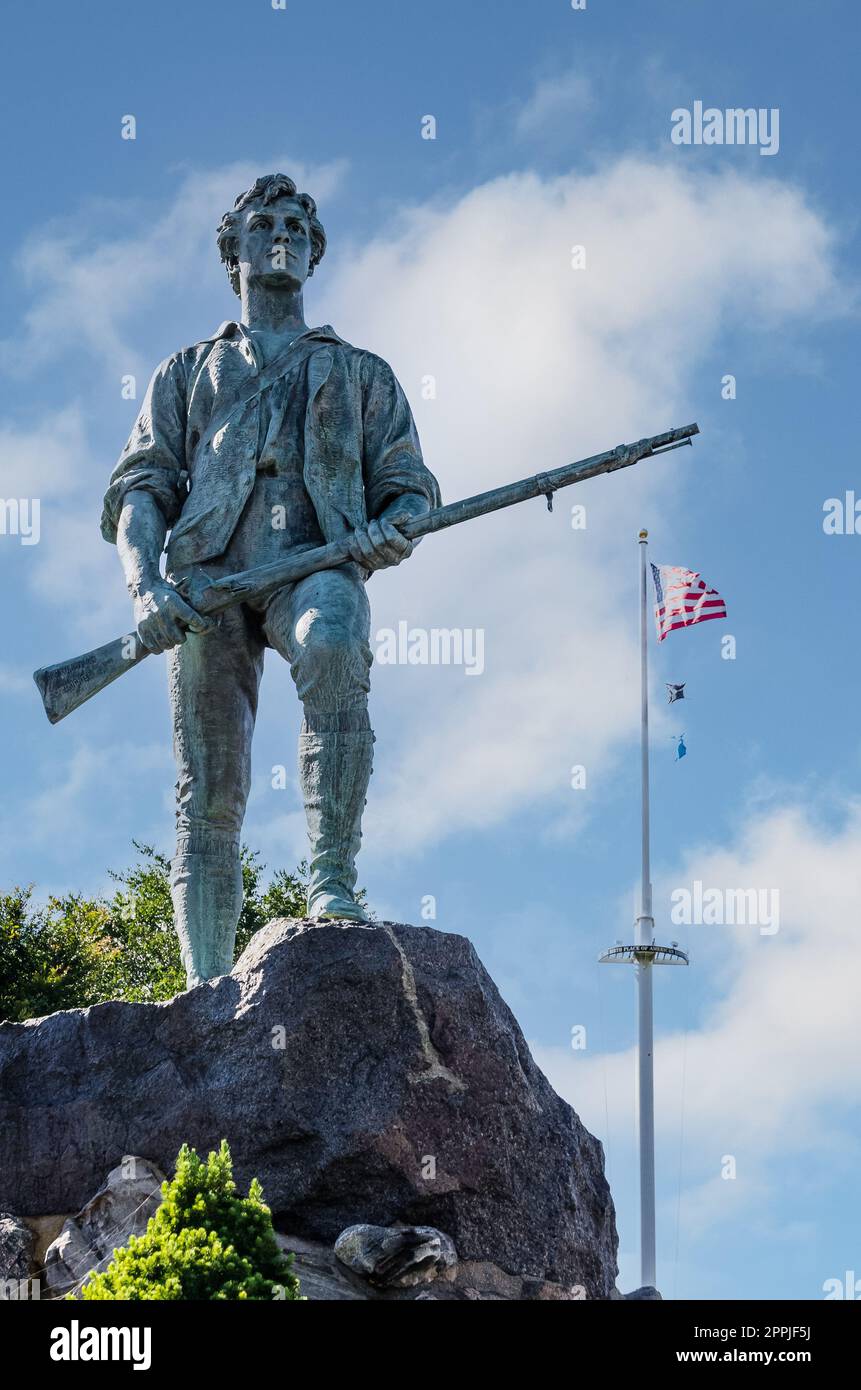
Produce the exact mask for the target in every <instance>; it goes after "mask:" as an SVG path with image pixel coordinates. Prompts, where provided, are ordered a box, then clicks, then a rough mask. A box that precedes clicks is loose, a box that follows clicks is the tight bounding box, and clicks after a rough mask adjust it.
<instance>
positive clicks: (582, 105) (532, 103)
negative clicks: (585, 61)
mask: <svg viewBox="0 0 861 1390" xmlns="http://www.w3.org/2000/svg"><path fill="white" fill-rule="evenodd" d="M592 102H593V91H592V83H591V82H590V81H589V78H588V77H585V76H583V75H582V74H580V73H579V72H577V71H576V70H574V69H572V70H571V71H569V72H563V73H560V74H559V75H558V76H556V77H546V78H543V79H542V80H541V81H539V82H538V83H536V86H535V89H534V91H533V93H532V95H531V96H530V97H529V98H528V100H526V101H524V102H523V103H522V104H521V105H520V106H519V108H518V110H517V114H516V116H515V120H514V132H515V134H516V135H517V136H519V137H520V138H521V139H523V138H527V139H528V138H532V137H534V136H537V135H541V134H542V132H543V131H544V130H546V128H547V127H548V126H552V127H555V126H558V125H559V124H560V123H561V122H564V123H565V124H566V126H568V128H569V131H570V130H571V123H572V122H577V121H579V119H580V118H581V117H582V115H583V113H584V112H585V111H588V110H589V108H590V107H591V106H592Z"/></svg>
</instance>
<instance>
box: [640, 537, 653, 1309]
mask: <svg viewBox="0 0 861 1390" xmlns="http://www.w3.org/2000/svg"><path fill="white" fill-rule="evenodd" d="M648 540H649V533H648V531H641V532H640V712H641V721H640V766H641V779H642V788H641V789H642V811H643V819H642V879H641V884H640V914H639V916H638V918H637V934H636V940H637V945H638V946H650V945H651V944H652V942H653V941H654V939H655V919H654V917H653V916H652V882H651V871H650V862H649V858H650V855H649V848H650V847H649V652H648V641H647V634H648V606H649V605H648V587H647V579H648V556H647V552H648V548H649V547H648ZM637 1034H638V1047H637V1070H638V1098H639V1130H640V1135H639V1137H640V1279H641V1282H642V1283H643V1284H651V1285H654V1284H655V1280H656V1277H657V1276H656V1269H655V1081H654V1058H653V1050H654V1039H653V1027H652V956H651V953H649V954H648V955H646V954H645V953H644V954H643V955H641V956H639V957H638V959H637Z"/></svg>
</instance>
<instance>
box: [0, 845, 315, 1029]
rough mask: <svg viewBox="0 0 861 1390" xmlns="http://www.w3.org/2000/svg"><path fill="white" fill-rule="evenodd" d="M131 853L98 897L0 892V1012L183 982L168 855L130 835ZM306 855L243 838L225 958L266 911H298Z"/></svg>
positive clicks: (132, 995)
mask: <svg viewBox="0 0 861 1390" xmlns="http://www.w3.org/2000/svg"><path fill="white" fill-rule="evenodd" d="M135 849H136V850H137V851H138V862H137V863H136V864H134V865H133V866H132V867H131V868H129V869H126V870H125V871H124V872H122V873H111V878H112V879H113V880H114V882H115V883H116V885H117V886H116V889H115V891H114V892H113V894H111V895H110V896H108V897H102V898H96V899H87V898H84V897H82V896H79V895H75V894H71V895H69V896H67V897H63V898H58V897H52V898H49V899H48V902H47V904H46V905H45V906H44V907H39V906H36V905H35V904H34V903H33V889H32V887H30V888H24V889H22V888H15V889H13V891H12V892H11V893H8V894H6V895H5V896H3V895H0V1019H7V1020H10V1021H12V1022H20V1021H22V1020H24V1019H27V1018H38V1017H41V1016H42V1015H43V1014H48V1013H53V1012H54V1011H55V1010H57V1009H74V1008H85V1007H86V1006H87V1005H89V1004H98V1003H101V1002H103V1001H104V1000H106V999H127V1000H133V1001H137V1002H147V1001H149V1002H158V1001H159V1000H163V999H171V998H172V997H173V996H174V995H175V994H178V993H179V991H180V990H183V989H184V988H185V975H184V972H183V969H182V964H181V962H180V957H179V942H178V940H177V937H176V932H175V930H174V924H173V904H172V903H171V898H170V882H169V875H170V861H169V860H168V859H167V858H166V857H165V856H164V855H162V854H159V853H158V852H157V851H156V850H155V849H153V847H152V846H151V845H144V844H138V843H137V842H136V841H135ZM307 874H308V867H307V864H305V863H302V864H300V865H299V867H298V869H297V870H296V872H295V873H293V874H291V873H288V872H287V871H286V870H285V869H279V870H278V871H277V872H276V873H275V874H274V875H273V877H272V879H271V881H270V882H269V883H268V884H264V881H263V875H264V865H263V864H262V863H261V862H260V857H259V855H257V854H253V853H251V851H250V850H248V849H246V848H243V851H242V881H243V888H244V897H243V904H242V915H241V917H240V919H239V927H238V930H237V933H236V952H235V955H234V959H237V958H238V956H239V955H240V954H241V953H242V951H244V949H245V947H246V946H247V945H248V942H249V941H250V940H251V938H252V936H253V935H254V933H255V932H256V931H258V930H259V929H260V927H262V926H264V924H265V923H266V922H267V921H269V919H270V918H272V917H303V916H304V915H305V911H306V888H305V884H306V880H307Z"/></svg>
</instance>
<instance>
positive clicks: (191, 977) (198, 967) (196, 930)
mask: <svg viewBox="0 0 861 1390" xmlns="http://www.w3.org/2000/svg"><path fill="white" fill-rule="evenodd" d="M170 867H171V874H170V890H171V897H172V898H173V911H174V921H175V924H176V931H177V935H178V937H179V948H180V954H181V956H182V963H183V965H184V967H185V975H186V981H187V985H188V988H189V989H191V988H192V986H193V985H199V984H201V983H202V982H203V981H204V980H213V979H215V978H216V977H217V976H218V975H228V974H229V973H230V971H231V970H232V969H233V948H234V945H235V942H236V927H237V923H238V922H239V914H240V913H241V911H242V867H241V864H240V861H239V846H238V845H234V844H229V845H224V846H223V847H222V848H221V849H220V850H218V851H217V852H213V851H212V850H208V851H204V852H201V851H198V850H194V849H187V848H181V847H178V850H177V855H176V858H175V859H173V860H172V861H171V866H170Z"/></svg>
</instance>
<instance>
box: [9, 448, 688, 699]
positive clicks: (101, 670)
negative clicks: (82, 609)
mask: <svg viewBox="0 0 861 1390" xmlns="http://www.w3.org/2000/svg"><path fill="white" fill-rule="evenodd" d="M695 434H699V427H698V426H697V425H684V426H682V428H681V429H676V430H666V431H665V432H664V433H663V434H655V435H652V437H651V438H650V439H640V440H638V441H637V443H636V444H620V445H619V447H618V448H617V449H610V450H608V451H607V453H604V454H594V455H593V456H592V457H591V458H587V459H581V460H580V461H579V462H578V463H569V464H567V465H566V466H565V467H563V468H556V469H553V470H552V471H551V472H549V473H536V474H534V476H533V477H531V478H522V479H521V480H520V482H517V483H509V484H508V485H507V486H506V487H498V488H494V489H493V490H492V491H490V492H480V493H478V494H477V495H476V496H475V497H466V498H464V499H463V501H461V502H450V503H449V504H448V505H447V506H445V507H436V508H435V509H434V510H433V511H431V512H426V513H425V515H424V516H418V517H414V518H412V519H411V520H410V521H407V522H404V524H403V525H402V526H400V528H399V529H400V530H401V531H402V532H403V534H404V535H405V536H407V537H408V539H410V540H418V539H419V537H421V536H427V535H429V534H431V533H432V532H434V531H442V530H444V529H445V527H447V526H456V525H458V524H459V523H460V522H461V521H471V520H472V519H473V518H474V517H477V516H486V515H487V513H488V512H498V511H501V510H502V508H503V507H512V506H514V504H515V503H516V502H527V501H529V499H530V498H533V497H541V496H544V497H547V498H548V500H549V499H550V497H551V496H552V494H553V493H554V492H557V491H558V490H559V489H560V488H563V487H569V486H570V485H571V484H572V483H578V482H583V481H584V480H585V479H586V478H595V477H597V476H598V474H599V473H613V472H615V471H616V469H617V468H629V467H630V465H631V464H632V463H639V461H640V459H645V458H651V457H652V456H653V455H655V454H660V453H665V452H666V451H667V450H668V449H678V448H680V447H681V445H683V444H690V442H691V438H692V436H693V435H695ZM350 558H351V557H350V541H349V538H348V537H345V538H343V539H342V540H337V541H331V542H330V543H329V544H328V545H321V546H316V547H314V548H313V549H312V550H305V551H302V552H300V553H299V554H298V555H296V554H294V555H288V556H287V557H286V559H284V560H276V561H273V562H272V563H271V564H268V565H259V566H258V567H257V568H255V569H250V570H245V571H244V572H243V573H241V574H230V575H227V576H226V577H225V578H223V579H216V580H213V581H212V582H208V583H206V585H205V587H204V586H200V588H199V589H198V590H197V591H196V592H194V593H193V594H189V600H190V602H191V603H192V606H193V607H195V608H196V609H197V611H198V612H199V613H202V614H205V615H208V614H211V613H220V612H222V611H223V610H224V609H226V608H230V607H231V606H232V605H233V604H234V603H243V602H246V601H248V600H252V599H261V598H266V597H268V596H269V595H270V594H272V593H274V592H275V591H276V590H277V589H280V588H282V587H283V586H284V585H285V584H295V583H296V581H297V580H299V579H304V578H305V576H306V575H309V574H314V573H316V571H317V570H322V569H333V568H335V567H336V566H337V565H343V564H344V563H345V561H347V560H349V559H350ZM180 592H181V593H185V590H184V589H183V588H182V587H181V586H180ZM213 640H217V639H213ZM147 654H148V653H147V650H146V648H145V647H144V646H143V645H142V644H141V642H140V640H139V639H138V638H137V637H136V636H135V635H134V634H131V635H130V636H127V637H118V638H117V639H116V641H114V642H108V643H107V644H106V645H105V646H104V647H99V648H98V649H97V650H96V651H94V652H87V653H86V654H85V655H84V656H79V657H74V658H73V659H72V660H71V661H61V662H59V663H58V664H57V665H56V666H47V667H44V668H43V669H42V670H40V671H37V672H36V674H35V680H36V684H37V685H38V687H39V693H40V694H41V696H42V700H43V703H44V705H45V712H46V714H47V715H48V718H49V719H50V720H51V723H52V724H56V723H58V722H59V720H61V719H64V718H65V717H66V715H67V714H70V713H71V711H72V710H73V709H77V708H78V707H79V706H80V705H83V704H85V703H86V701H87V700H89V699H90V698H91V697H92V696H93V695H96V694H97V693H98V692H99V691H100V690H104V688H105V686H106V685H109V684H110V682H111V681H114V680H116V679H117V677H118V676H121V675H123V674H124V673H125V672H126V671H129V670H131V668H132V666H136V665H137V664H138V663H139V662H141V661H143V660H144V658H145V657H146V656H147Z"/></svg>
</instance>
